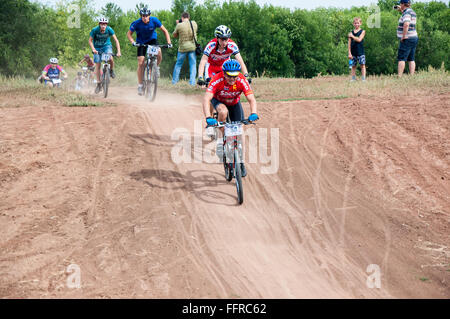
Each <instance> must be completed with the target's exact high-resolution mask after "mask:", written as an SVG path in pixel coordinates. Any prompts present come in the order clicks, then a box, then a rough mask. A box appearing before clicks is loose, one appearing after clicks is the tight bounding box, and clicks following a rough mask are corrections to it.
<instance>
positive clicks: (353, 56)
mask: <svg viewBox="0 0 450 319" xmlns="http://www.w3.org/2000/svg"><path fill="white" fill-rule="evenodd" d="M361 24H362V20H361V18H359V17H356V18H354V19H353V27H354V29H353V31H352V32H350V33H349V34H348V58H349V59H350V60H351V61H350V64H351V66H352V71H351V74H352V79H351V81H356V66H357V63H359V65H360V66H361V79H362V80H363V81H365V80H366V56H365V53H364V36H365V35H366V31H365V30H363V29H361Z"/></svg>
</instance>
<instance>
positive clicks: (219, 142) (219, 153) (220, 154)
mask: <svg viewBox="0 0 450 319" xmlns="http://www.w3.org/2000/svg"><path fill="white" fill-rule="evenodd" d="M216 155H217V157H219V159H221V160H222V158H223V140H221V139H217V146H216Z"/></svg>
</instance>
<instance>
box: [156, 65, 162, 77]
mask: <svg viewBox="0 0 450 319" xmlns="http://www.w3.org/2000/svg"><path fill="white" fill-rule="evenodd" d="M160 74H161V73H160V71H159V66H157V67H156V76H157V77H158V78H159V76H160Z"/></svg>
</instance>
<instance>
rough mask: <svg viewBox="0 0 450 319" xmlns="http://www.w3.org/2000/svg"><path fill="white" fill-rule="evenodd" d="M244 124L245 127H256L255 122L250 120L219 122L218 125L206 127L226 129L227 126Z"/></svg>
mask: <svg viewBox="0 0 450 319" xmlns="http://www.w3.org/2000/svg"><path fill="white" fill-rule="evenodd" d="M239 123H242V124H244V125H250V124H253V125H256V124H255V123H254V122H252V121H249V120H242V121H232V122H217V124H216V125H206V127H224V126H225V125H226V124H239Z"/></svg>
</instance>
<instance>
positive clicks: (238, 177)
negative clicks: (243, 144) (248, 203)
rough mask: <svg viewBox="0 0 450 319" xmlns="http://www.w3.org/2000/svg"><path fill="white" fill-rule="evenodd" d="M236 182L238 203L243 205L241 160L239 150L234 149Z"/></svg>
mask: <svg viewBox="0 0 450 319" xmlns="http://www.w3.org/2000/svg"><path fill="white" fill-rule="evenodd" d="M234 180H235V181H236V192H237V197H238V203H239V205H241V204H242V203H243V202H244V189H243V187H242V175H241V160H240V157H239V151H238V149H237V148H235V149H234Z"/></svg>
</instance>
